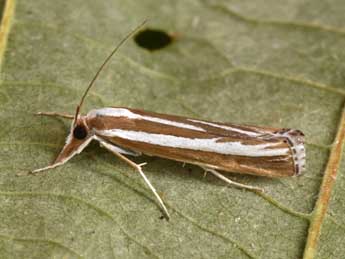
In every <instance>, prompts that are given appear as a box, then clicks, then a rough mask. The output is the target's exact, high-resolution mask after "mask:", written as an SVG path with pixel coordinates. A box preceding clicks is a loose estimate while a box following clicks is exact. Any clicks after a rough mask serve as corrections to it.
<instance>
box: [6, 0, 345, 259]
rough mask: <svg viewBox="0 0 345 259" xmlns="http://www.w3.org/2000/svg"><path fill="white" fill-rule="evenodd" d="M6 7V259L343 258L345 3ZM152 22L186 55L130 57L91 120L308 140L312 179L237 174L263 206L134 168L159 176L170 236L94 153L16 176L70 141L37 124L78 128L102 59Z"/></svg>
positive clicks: (114, 69) (187, 176)
mask: <svg viewBox="0 0 345 259" xmlns="http://www.w3.org/2000/svg"><path fill="white" fill-rule="evenodd" d="M3 3H5V1H0V6H3V7H4V13H3V16H2V21H3V22H2V24H1V26H2V27H1V32H0V33H1V34H0V36H1V37H0V61H1V80H2V81H1V82H0V108H1V109H0V116H1V124H2V126H1V128H0V137H1V139H0V145H1V149H0V169H1V170H0V207H1V210H0V257H1V258H79V257H85V258H145V257H146V258H284V259H285V258H301V257H302V256H303V255H304V257H305V258H341V257H342V256H343V255H344V254H345V246H344V244H343V240H344V237H345V227H344V226H345V218H344V216H343V215H344V214H345V207H344V204H345V200H344V199H345V198H344V197H345V188H344V186H345V176H344V172H345V165H344V163H342V164H341V165H340V162H341V155H342V153H343V152H342V146H343V142H344V134H343V133H344V125H345V119H344V117H345V115H343V116H342V114H343V112H342V111H343V110H344V100H345V98H344V97H345V89H344V80H345V78H344V72H345V63H344V62H343V61H344V60H345V51H344V45H345V29H344V28H345V21H344V18H343V17H344V9H345V5H344V3H343V1H340V0H338V1H333V2H332V3H330V2H329V1H321V0H319V1H315V0H314V1H311V0H309V1H307V0H306V1H292V0H290V1H276V0H257V1H242V0H241V1H239V0H232V1H225V0H217V1H215V0H213V1H212V0H207V1H206V0H204V1H202V0H199V1H160V2H157V1H153V0H146V1H140V2H139V1H106V0H101V1H91V0H90V1H85V0H73V1H46V0H35V1H17V2H16V3H15V2H14V1H13V0H7V1H6V4H5V5H4V4H3ZM14 5H15V10H14ZM146 18H149V24H148V27H150V28H154V29H160V30H164V31H166V32H168V33H170V34H171V35H175V37H176V39H175V41H174V42H173V43H172V44H171V45H169V46H168V47H166V48H163V49H161V50H157V51H153V52H151V51H147V50H145V49H143V48H140V47H138V46H137V45H136V44H135V42H134V41H133V40H130V41H129V42H127V44H126V45H125V46H124V47H123V48H121V50H120V52H119V53H118V54H117V55H116V57H115V58H113V60H112V61H111V64H109V65H108V66H107V67H106V69H105V70H104V71H103V72H102V73H101V76H100V78H99V79H98V81H97V82H96V86H95V88H93V89H92V90H91V92H90V95H89V96H88V98H87V99H86V102H85V106H84V109H83V111H84V112H86V111H88V110H89V109H92V108H96V107H104V106H127V107H135V108H141V109H146V110H151V111H156V112H162V113H169V114H178V115H184V116H189V117H195V118H199V119H208V120H212V121H221V122H232V123H246V124H253V125H264V126H274V127H290V128H297V129H300V130H302V131H303V132H304V133H305V135H306V140H307V145H306V146H307V171H306V172H305V174H304V175H303V176H301V177H293V178H286V179H268V178H260V177H253V176H242V175H236V174H226V175H227V176H229V177H230V178H231V179H234V180H237V181H239V182H242V183H247V184H251V185H254V186H259V187H262V188H264V189H265V191H266V192H265V194H257V193H253V192H248V191H244V190H240V189H236V188H231V187H229V188H228V187H226V186H224V184H223V183H222V182H219V181H218V180H217V179H214V178H213V177H211V176H210V175H207V176H206V177H203V172H202V170H201V169H199V168H198V167H195V166H191V165H186V166H184V167H183V166H182V164H181V163H178V162H174V161H168V160H164V159H158V158H154V157H147V156H143V157H140V158H138V159H136V160H135V161H136V162H144V161H146V162H148V165H147V166H145V167H144V169H145V170H144V171H145V173H146V175H147V177H148V178H149V179H150V180H151V181H152V183H153V185H154V186H155V187H156V188H157V189H158V190H159V191H160V193H161V194H162V196H163V197H164V200H165V202H166V204H167V205H168V209H169V211H170V213H171V217H172V218H171V221H169V222H166V221H164V220H160V219H159V217H160V215H161V213H160V211H159V207H158V205H157V203H156V201H155V199H154V197H153V196H152V194H151V192H150V191H149V190H148V189H147V187H146V186H145V184H144V183H143V182H142V179H141V178H140V176H139V175H138V174H137V173H136V172H134V171H133V170H132V169H131V168H130V167H128V166H127V165H126V164H124V163H123V162H121V161H119V160H118V159H116V158H115V157H113V156H112V155H111V154H109V153H108V152H106V151H105V150H104V149H101V148H100V147H99V146H98V145H97V144H91V145H90V146H89V147H88V148H87V149H86V150H85V151H84V152H83V153H82V154H80V155H78V156H76V157H75V158H73V159H72V160H71V161H69V162H68V163H67V164H66V165H64V166H62V167H59V168H57V169H54V170H51V171H48V172H46V173H42V174H40V175H38V176H20V177H19V176H17V174H18V173H21V172H25V171H27V170H30V169H35V168H39V167H42V166H45V165H47V164H49V162H51V161H52V160H53V159H54V157H55V156H56V155H57V153H58V152H59V150H60V149H61V147H62V146H63V144H64V141H65V137H66V135H67V133H68V131H69V126H70V125H69V123H70V122H69V121H63V120H60V119H55V118H43V117H37V116H34V113H35V112H38V111H58V112H66V113H73V112H74V110H75V107H76V105H77V104H78V102H79V100H80V97H81V95H82V93H83V91H84V89H85V87H86V86H87V84H88V83H89V82H90V80H91V78H92V76H93V74H94V73H95V72H96V70H97V68H98V67H99V65H100V64H101V63H102V61H103V60H104V58H105V57H106V56H107V55H108V53H109V52H110V51H111V49H112V48H113V47H114V45H115V44H116V43H117V42H119V41H120V40H121V39H122V38H123V37H124V35H126V34H127V33H128V32H129V31H130V30H131V29H133V28H134V27H135V26H136V25H138V24H139V23H140V22H141V21H143V20H144V19H146ZM7 32H9V34H8V33H7ZM5 50H6V51H5ZM341 118H342V119H341ZM334 140H336V141H334ZM333 141H334V142H333ZM336 176H337V178H336ZM327 209H328V210H327Z"/></svg>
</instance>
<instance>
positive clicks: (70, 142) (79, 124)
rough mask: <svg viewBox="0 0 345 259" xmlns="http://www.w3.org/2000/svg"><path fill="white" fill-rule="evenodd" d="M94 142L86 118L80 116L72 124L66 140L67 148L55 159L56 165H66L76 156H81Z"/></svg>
mask: <svg viewBox="0 0 345 259" xmlns="http://www.w3.org/2000/svg"><path fill="white" fill-rule="evenodd" d="M91 140H92V134H91V132H90V130H89V127H88V126H87V123H86V120H85V117H84V116H78V117H77V119H76V120H74V121H73V122H72V126H71V129H70V133H69V135H68V137H67V139H66V143H65V146H64V147H63V148H62V150H61V152H60V154H59V155H58V157H57V158H56V159H55V161H54V164H55V163H65V162H66V161H67V160H69V159H71V158H72V157H73V156H74V155H76V154H79V153H80V152H81V151H82V150H83V149H84V148H85V147H86V146H87V145H88V144H89V143H90V141H91Z"/></svg>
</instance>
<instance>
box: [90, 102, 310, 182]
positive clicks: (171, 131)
mask: <svg viewBox="0 0 345 259" xmlns="http://www.w3.org/2000/svg"><path fill="white" fill-rule="evenodd" d="M87 124H88V126H89V127H90V129H92V131H93V132H94V133H95V134H96V135H98V136H100V137H101V138H103V139H106V140H107V141H109V142H112V143H114V144H116V145H119V146H121V147H124V148H128V149H130V150H134V151H137V152H142V153H144V154H148V155H153V156H158V157H163V158H167V159H172V160H177V161H182V162H187V163H191V164H197V165H202V166H205V167H210V168H215V169H219V170H223V171H228V172H237V173H246V174H254V175H260V176H269V177H282V176H292V175H295V174H298V173H300V171H301V170H302V168H303V166H304V156H305V155H304V146H303V135H301V134H299V133H298V132H299V131H296V130H289V129H278V128H261V127H253V126H238V125H233V124H224V123H214V122H209V121H202V120H195V119H189V118H185V117H180V116H174V115H166V114H158V113H152V112H146V111H142V110H136V109H128V108H116V107H114V108H103V109H98V110H93V111H91V112H90V113H89V114H88V116H87ZM296 132H297V133H296ZM294 133H296V134H295V135H296V136H295V135H294ZM293 142H294V143H293ZM302 148H303V150H302V151H301V149H302ZM296 149H298V150H299V151H300V152H299V160H300V161H297V158H296V154H295V153H296ZM302 156H303V157H302ZM297 163H300V164H297ZM302 164H303V165H302Z"/></svg>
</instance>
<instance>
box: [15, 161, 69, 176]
mask: <svg viewBox="0 0 345 259" xmlns="http://www.w3.org/2000/svg"><path fill="white" fill-rule="evenodd" d="M63 164H64V163H55V164H52V165H48V166H46V167H42V168H39V169H35V170H32V171H29V172H26V173H23V174H18V175H29V174H32V175H36V174H38V173H41V172H43V171H47V170H50V169H53V168H55V167H58V166H60V165H63Z"/></svg>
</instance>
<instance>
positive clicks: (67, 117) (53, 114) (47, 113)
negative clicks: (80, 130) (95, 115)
mask: <svg viewBox="0 0 345 259" xmlns="http://www.w3.org/2000/svg"><path fill="white" fill-rule="evenodd" d="M35 115H39V116H51V117H61V118H65V119H70V120H73V119H74V116H73V115H70V114H67V113H62V112H37V113H35Z"/></svg>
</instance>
